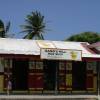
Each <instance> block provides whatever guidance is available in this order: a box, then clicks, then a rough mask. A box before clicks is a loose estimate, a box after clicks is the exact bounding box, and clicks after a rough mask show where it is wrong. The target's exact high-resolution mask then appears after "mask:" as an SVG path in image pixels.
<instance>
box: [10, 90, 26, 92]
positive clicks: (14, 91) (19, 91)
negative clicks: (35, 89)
mask: <svg viewBox="0 0 100 100" xmlns="http://www.w3.org/2000/svg"><path fill="white" fill-rule="evenodd" d="M27 92H28V90H26V91H20V90H18V91H16V90H14V91H13V90H12V93H27Z"/></svg>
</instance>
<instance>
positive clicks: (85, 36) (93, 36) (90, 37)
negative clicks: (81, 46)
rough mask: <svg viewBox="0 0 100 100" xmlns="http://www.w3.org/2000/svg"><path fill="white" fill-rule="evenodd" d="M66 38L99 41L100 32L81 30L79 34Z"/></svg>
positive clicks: (68, 39)
mask: <svg viewBox="0 0 100 100" xmlns="http://www.w3.org/2000/svg"><path fill="white" fill-rule="evenodd" d="M66 40H67V41H80V42H88V43H95V42H98V41H100V34H98V33H94V32H83V33H80V34H76V35H72V36H70V37H69V38H67V39H66Z"/></svg>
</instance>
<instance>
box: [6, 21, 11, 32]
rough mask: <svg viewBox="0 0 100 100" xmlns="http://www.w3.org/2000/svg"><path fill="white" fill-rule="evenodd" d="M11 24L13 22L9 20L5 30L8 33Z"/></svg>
mask: <svg viewBox="0 0 100 100" xmlns="http://www.w3.org/2000/svg"><path fill="white" fill-rule="evenodd" d="M10 25H11V23H10V21H9V22H8V23H7V25H6V27H5V32H6V33H7V32H8V31H9V29H10Z"/></svg>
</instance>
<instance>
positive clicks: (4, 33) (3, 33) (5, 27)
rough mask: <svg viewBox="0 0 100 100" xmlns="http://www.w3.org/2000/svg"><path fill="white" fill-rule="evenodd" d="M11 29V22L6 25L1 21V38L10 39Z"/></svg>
mask: <svg viewBox="0 0 100 100" xmlns="http://www.w3.org/2000/svg"><path fill="white" fill-rule="evenodd" d="M9 28H10V21H9V22H8V23H7V24H6V25H4V23H3V21H2V20H0V37H2V38H6V37H8V34H7V33H8V31H9Z"/></svg>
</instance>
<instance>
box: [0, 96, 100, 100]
mask: <svg viewBox="0 0 100 100" xmlns="http://www.w3.org/2000/svg"><path fill="white" fill-rule="evenodd" d="M99 98H100V96H98V95H0V100H1V99H6V100H7V99H11V100H12V99H13V100H16V99H17V100H18V99H20V100H21V99H25V100H26V99H28V100H29V99H32V100H34V99H39V100H41V99H43V100H47V99H48V100H49V99H50V100H52V99H61V100H62V99H87V100H88V99H96V100H97V99H98V100H100V99H99Z"/></svg>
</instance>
